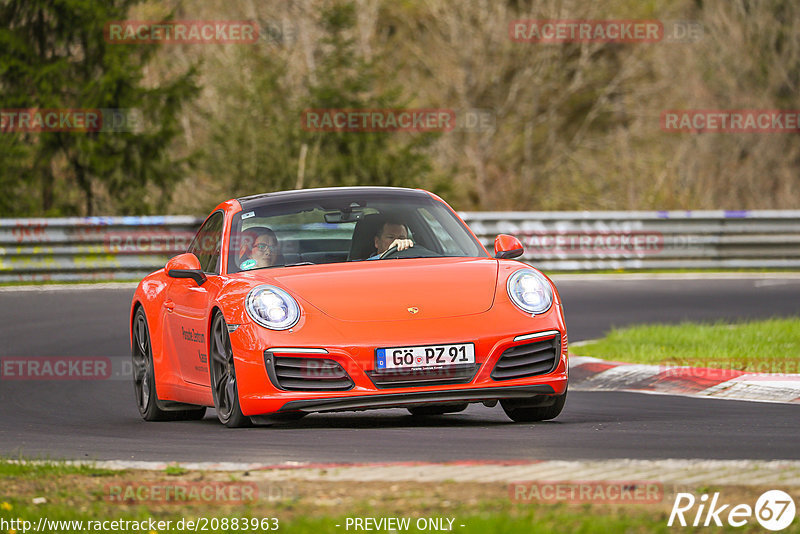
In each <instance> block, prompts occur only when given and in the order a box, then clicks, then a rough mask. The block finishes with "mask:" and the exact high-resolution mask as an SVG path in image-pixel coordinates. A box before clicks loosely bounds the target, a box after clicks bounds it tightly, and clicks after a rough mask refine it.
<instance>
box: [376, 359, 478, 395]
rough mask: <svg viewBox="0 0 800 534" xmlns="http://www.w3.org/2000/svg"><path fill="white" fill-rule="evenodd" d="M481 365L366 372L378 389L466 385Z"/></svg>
mask: <svg viewBox="0 0 800 534" xmlns="http://www.w3.org/2000/svg"><path fill="white" fill-rule="evenodd" d="M478 368H480V364H477V363H476V364H469V365H454V366H452V367H442V368H440V369H386V370H382V371H377V370H376V371H366V373H367V376H368V377H369V379H370V380H372V383H373V384H375V387H376V388H378V389H390V388H412V387H422V386H440V385H445V384H466V383H467V382H469V381H471V380H472V378H473V377H474V376H475V373H477V372H478Z"/></svg>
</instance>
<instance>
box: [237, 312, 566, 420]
mask: <svg viewBox="0 0 800 534" xmlns="http://www.w3.org/2000/svg"><path fill="white" fill-rule="evenodd" d="M312 325H314V326H312ZM543 332H554V335H557V336H558V337H559V339H560V346H559V350H558V354H557V355H556V357H555V360H554V362H553V366H552V369H551V370H549V371H548V372H545V373H543V374H538V375H536V376H527V377H522V378H511V379H495V378H496V377H495V378H493V377H492V372H493V370H495V368H496V364H497V362H498V360H499V359H500V357H501V355H503V353H504V352H506V351H507V350H509V349H512V348H514V347H520V346H522V345H525V344H526V343H530V337H531V336H533V337H534V338H535V337H536V336H537V335H539V334H540V333H543ZM347 340H358V343H352V342H350V343H348V342H347ZM462 342H470V343H474V344H475V359H476V365H475V366H474V369H472V370H471V371H470V372H469V373H468V375H465V376H462V377H460V378H459V379H458V380H455V381H453V380H450V381H447V380H439V381H433V380H432V381H424V380H421V381H420V382H418V383H410V382H405V383H398V384H397V385H394V384H390V385H389V386H388V387H387V386H386V385H385V384H384V385H382V384H378V383H376V381H375V380H374V378H375V349H376V348H379V347H393V346H404V345H418V344H447V343H462ZM231 343H232V346H233V350H234V358H235V364H236V376H237V383H238V387H239V399H240V405H241V408H242V412H243V413H244V415H249V416H258V415H269V414H279V413H287V412H295V413H296V412H304V413H310V412H331V411H346V410H368V409H379V408H391V407H410V406H413V405H421V404H435V403H460V402H487V401H493V400H499V399H509V398H527V397H535V396H537V395H561V394H563V393H564V392H565V391H566V389H567V352H568V350H567V336H566V327H565V325H564V324H563V320H562V316H561V313H560V310H559V309H558V305H554V306H553V308H552V309H551V310H550V311H548V312H547V313H546V314H543V315H541V316H537V317H534V318H531V317H530V316H527V315H524V314H520V313H509V314H502V315H501V314H498V313H494V312H487V313H484V314H478V315H473V316H462V317H451V318H441V319H429V320H410V321H404V322H387V323H381V322H377V321H376V322H372V323H367V324H365V323H363V322H362V323H347V322H345V321H335V320H333V319H331V318H330V317H327V316H323V317H307V318H306V320H305V321H304V324H303V325H302V328H301V329H297V331H295V332H292V331H283V332H273V331H268V330H266V329H264V328H262V327H260V326H257V325H254V324H245V325H242V326H241V327H239V328H238V329H237V330H236V331H235V332H234V333H232V334H231ZM275 347H283V348H286V347H294V348H299V349H305V350H310V351H311V352H310V353H309V354H304V355H303V356H304V357H309V356H311V357H313V356H316V355H318V356H319V357H320V358H324V359H325V360H326V361H329V362H335V363H336V364H338V365H339V366H340V367H341V368H342V369H343V370H344V371H346V373H347V375H348V377H349V378H350V379H351V381H352V385H350V386H348V388H347V390H345V391H301V390H297V389H295V390H287V389H285V388H281V387H280V384H279V383H278V384H277V385H276V379H275V375H274V371H272V372H270V369H269V359H268V355H269V354H270V350H272V349H273V348H275ZM265 362H266V363H265ZM270 374H271V375H272V376H270Z"/></svg>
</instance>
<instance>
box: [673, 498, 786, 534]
mask: <svg viewBox="0 0 800 534" xmlns="http://www.w3.org/2000/svg"><path fill="white" fill-rule="evenodd" d="M684 514H685V515H684ZM794 516H795V504H794V500H793V499H792V497H791V495H789V494H788V493H786V492H783V491H781V490H769V491H765V492H764V493H763V494H761V496H760V497H759V498H758V500H757V501H756V505H755V507H751V506H750V505H749V504H737V505H732V504H723V503H721V502H720V500H719V492H717V493H714V495H713V496H712V497H711V500H710V502H709V497H708V494H706V493H704V494H703V495H701V496H700V498H699V499H696V498H695V496H694V495H692V494H691V493H678V494H677V495H676V496H675V503H674V504H673V505H672V512H670V514H669V521H668V522H667V526H670V527H671V526H673V525H674V524H676V520H677V525H680V526H682V527H685V526H688V525H690V524H691V526H693V527H699V526H704V527H709V526H717V527H721V526H723V522H727V523H728V525H730V526H732V527H742V526H744V525H746V524H748V523H749V522H750V521H751V520H752V519H753V518H755V520H756V521H757V522H758V524H760V525H761V526H762V527H763V528H765V529H767V530H772V531H779V530H783V529H785V528H786V527H788V526H789V525H791V524H792V521H793V520H794Z"/></svg>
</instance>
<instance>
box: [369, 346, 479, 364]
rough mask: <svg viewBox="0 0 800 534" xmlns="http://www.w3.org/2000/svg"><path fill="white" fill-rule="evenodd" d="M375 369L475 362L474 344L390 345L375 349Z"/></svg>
mask: <svg viewBox="0 0 800 534" xmlns="http://www.w3.org/2000/svg"><path fill="white" fill-rule="evenodd" d="M375 354H376V356H377V362H376V368H377V369H431V368H434V369H438V368H442V367H448V366H451V365H461V364H473V363H475V345H474V344H472V343H458V344H454V345H420V346H416V347H390V348H384V349H378V350H376V351H375Z"/></svg>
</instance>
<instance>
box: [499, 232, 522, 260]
mask: <svg viewBox="0 0 800 534" xmlns="http://www.w3.org/2000/svg"><path fill="white" fill-rule="evenodd" d="M524 252H525V249H524V248H523V247H522V243H521V242H520V240H519V239H517V238H516V237H514V236H513V235H508V234H500V235H499V236H497V237H495V238H494V257H495V258H497V259H499V260H508V259H511V258H517V257H519V256H522V254H523V253H524Z"/></svg>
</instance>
